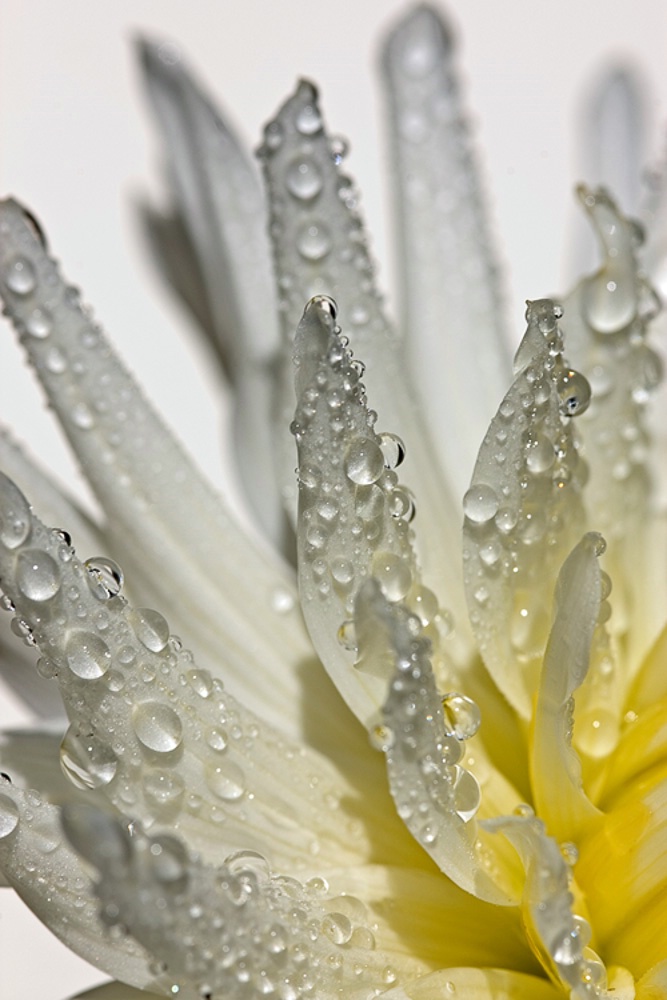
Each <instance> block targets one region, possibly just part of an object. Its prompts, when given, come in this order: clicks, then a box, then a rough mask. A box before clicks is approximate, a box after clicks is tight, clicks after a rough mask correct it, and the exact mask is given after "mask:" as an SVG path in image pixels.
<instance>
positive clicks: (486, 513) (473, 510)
mask: <svg viewBox="0 0 667 1000" xmlns="http://www.w3.org/2000/svg"><path fill="white" fill-rule="evenodd" d="M497 511H498V497H497V496H496V491H495V490H494V489H493V488H492V487H491V486H487V485H486V483H476V484H475V485H474V486H471V487H470V489H469V490H468V491H467V492H466V493H465V495H464V497H463V513H464V514H465V516H466V517H467V518H468V520H469V521H472V522H473V523H474V524H486V522H487V521H490V520H491V518H492V517H494V516H495V514H496V512H497Z"/></svg>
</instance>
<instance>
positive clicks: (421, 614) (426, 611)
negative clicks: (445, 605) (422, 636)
mask: <svg viewBox="0 0 667 1000" xmlns="http://www.w3.org/2000/svg"><path fill="white" fill-rule="evenodd" d="M410 607H411V610H412V611H414V612H415V614H416V615H417V617H418V618H419V620H420V622H421V623H422V625H423V626H424V627H426V626H427V625H429V624H430V623H431V622H432V621H433V619H434V618H435V617H436V615H437V614H438V610H439V608H438V598H437V597H436V596H435V594H434V593H433V591H432V590H429V588H428V587H421V586H420V587H417V588H416V590H415V592H414V596H413V597H412V600H411V602H410Z"/></svg>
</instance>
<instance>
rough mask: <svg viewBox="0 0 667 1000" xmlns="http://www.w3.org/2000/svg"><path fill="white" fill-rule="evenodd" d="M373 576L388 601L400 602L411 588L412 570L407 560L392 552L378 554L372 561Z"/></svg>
mask: <svg viewBox="0 0 667 1000" xmlns="http://www.w3.org/2000/svg"><path fill="white" fill-rule="evenodd" d="M373 576H374V577H375V578H376V579H377V581H378V583H379V584H380V587H381V588H382V593H383V594H384V596H385V597H386V598H387V600H388V601H392V602H393V601H402V600H403V598H404V597H405V596H406V594H407V593H408V591H409V590H410V587H411V586H412V570H411V569H410V564H409V563H408V561H407V559H404V558H403V557H402V556H397V555H394V553H393V552H378V553H377V554H376V556H375V557H374V559H373Z"/></svg>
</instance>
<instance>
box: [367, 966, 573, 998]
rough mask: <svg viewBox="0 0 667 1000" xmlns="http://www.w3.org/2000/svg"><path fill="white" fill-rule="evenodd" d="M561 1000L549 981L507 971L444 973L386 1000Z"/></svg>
mask: <svg viewBox="0 0 667 1000" xmlns="http://www.w3.org/2000/svg"><path fill="white" fill-rule="evenodd" d="M449 995H451V996H453V997H457V996H462V997H465V1000H558V998H559V997H562V995H563V994H562V991H561V990H558V989H556V987H555V986H552V984H551V983H550V982H549V981H548V980H546V979H541V978H537V977H536V976H527V975H525V974H524V973H523V972H510V971H508V970H506V969H465V968H464V969H459V968H452V969H441V970H440V971H439V972H434V973H433V974H432V975H430V976H424V978H423V979H418V980H417V981H416V982H415V983H411V984H410V985H409V986H406V987H399V988H397V989H393V990H389V992H388V993H385V994H384V996H385V1000H442V998H443V997H448V996H449Z"/></svg>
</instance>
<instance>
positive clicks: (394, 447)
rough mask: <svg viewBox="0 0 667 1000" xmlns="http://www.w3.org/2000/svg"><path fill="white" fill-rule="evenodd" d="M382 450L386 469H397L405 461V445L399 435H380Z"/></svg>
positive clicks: (388, 433)
mask: <svg viewBox="0 0 667 1000" xmlns="http://www.w3.org/2000/svg"><path fill="white" fill-rule="evenodd" d="M380 448H381V450H382V455H383V457H384V465H385V468H386V469H397V468H398V466H399V465H401V463H402V462H403V460H404V459H405V445H404V443H403V441H402V439H401V438H400V437H399V436H398V434H392V433H390V432H388V431H385V432H384V433H383V434H380Z"/></svg>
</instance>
